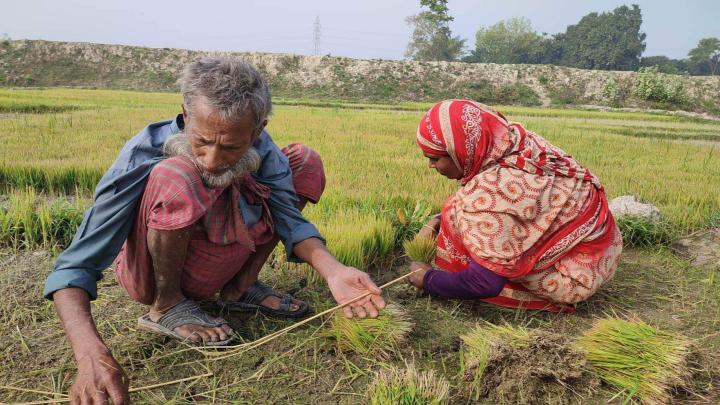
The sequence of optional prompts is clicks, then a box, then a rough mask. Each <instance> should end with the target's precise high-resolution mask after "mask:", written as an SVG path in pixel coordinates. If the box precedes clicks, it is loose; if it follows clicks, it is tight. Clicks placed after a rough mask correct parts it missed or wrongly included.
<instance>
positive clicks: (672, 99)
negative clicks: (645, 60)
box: [633, 66, 688, 104]
mask: <svg viewBox="0 0 720 405" xmlns="http://www.w3.org/2000/svg"><path fill="white" fill-rule="evenodd" d="M633 95H634V96H635V97H637V98H639V99H641V100H647V101H659V102H668V103H675V104H685V103H687V101H688V95H687V91H686V89H685V85H684V83H683V82H682V81H681V80H680V78H679V77H677V76H672V75H663V74H661V73H660V72H658V68H657V66H652V67H644V68H640V70H639V71H638V74H637V76H636V77H635V86H634V88H633Z"/></svg>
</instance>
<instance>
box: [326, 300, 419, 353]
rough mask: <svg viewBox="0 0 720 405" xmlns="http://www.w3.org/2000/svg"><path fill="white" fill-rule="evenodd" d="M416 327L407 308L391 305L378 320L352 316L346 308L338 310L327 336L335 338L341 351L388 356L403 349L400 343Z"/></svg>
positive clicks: (381, 312)
mask: <svg viewBox="0 0 720 405" xmlns="http://www.w3.org/2000/svg"><path fill="white" fill-rule="evenodd" d="M412 327H413V323H412V322H411V321H410V317H409V316H408V315H407V314H406V313H405V311H403V310H402V309H401V308H400V307H399V306H397V305H394V304H389V305H387V306H386V307H385V309H383V310H382V311H380V314H379V315H378V317H377V318H374V319H373V318H365V319H355V318H353V319H348V318H346V317H345V315H344V314H343V312H342V311H336V312H335V315H334V318H333V319H332V322H331V324H330V325H329V326H328V327H327V329H326V330H325V331H324V332H323V335H324V336H325V337H328V338H330V339H333V340H335V343H336V345H337V348H338V350H340V351H341V352H354V353H358V354H362V355H380V356H382V357H385V358H388V357H390V354H391V353H393V352H396V351H397V350H398V349H399V344H400V343H402V342H405V341H406V339H407V335H408V333H410V330H411V329H412Z"/></svg>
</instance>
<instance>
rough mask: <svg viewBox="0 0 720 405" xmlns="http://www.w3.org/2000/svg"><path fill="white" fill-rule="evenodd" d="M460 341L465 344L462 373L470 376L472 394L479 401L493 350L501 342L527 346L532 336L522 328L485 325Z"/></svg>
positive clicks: (479, 326) (463, 336)
mask: <svg viewBox="0 0 720 405" xmlns="http://www.w3.org/2000/svg"><path fill="white" fill-rule="evenodd" d="M460 339H462V341H463V344H464V345H463V350H462V351H461V352H460V356H461V364H462V371H463V372H464V373H467V374H469V376H470V391H471V394H472V395H474V396H475V399H478V398H480V395H481V389H482V378H483V374H484V373H485V368H486V367H487V363H488V357H489V355H490V353H491V352H492V350H493V348H494V347H495V346H496V345H497V344H499V343H501V342H502V343H505V344H508V343H509V344H511V345H513V346H517V347H523V346H527V344H528V342H529V340H530V335H529V333H528V330H527V329H525V328H522V327H517V326H512V325H508V324H506V325H502V326H500V325H494V324H491V323H485V324H483V325H478V326H476V327H475V328H474V329H472V330H471V331H470V332H469V333H467V334H465V335H462V336H460Z"/></svg>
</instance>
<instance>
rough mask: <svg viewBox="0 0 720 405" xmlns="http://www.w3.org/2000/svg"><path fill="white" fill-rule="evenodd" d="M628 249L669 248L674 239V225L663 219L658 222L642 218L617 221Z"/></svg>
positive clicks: (633, 217)
mask: <svg viewBox="0 0 720 405" xmlns="http://www.w3.org/2000/svg"><path fill="white" fill-rule="evenodd" d="M617 224H618V228H620V233H621V234H622V237H623V244H624V245H625V246H627V247H640V246H667V245H669V244H670V243H671V242H672V241H673V239H674V237H675V231H674V229H673V226H672V224H671V223H670V222H669V221H668V220H666V219H664V218H661V219H659V220H657V221H654V220H651V219H649V218H645V217H640V216H624V217H622V218H619V219H618V221H617Z"/></svg>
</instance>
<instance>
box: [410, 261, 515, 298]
mask: <svg viewBox="0 0 720 405" xmlns="http://www.w3.org/2000/svg"><path fill="white" fill-rule="evenodd" d="M416 266H417V265H416ZM428 267H429V266H428ZM411 269H412V266H411ZM414 281H416V282H415V283H413V285H415V286H416V287H418V288H422V289H423V290H425V291H426V292H428V293H429V294H430V295H433V296H437V297H443V298H459V299H478V298H489V297H496V296H497V295H498V294H500V291H502V289H503V286H504V285H505V277H501V276H498V275H497V274H495V273H493V272H492V271H490V270H488V269H486V268H485V267H483V266H481V265H480V264H478V263H476V262H474V261H471V262H470V265H469V266H468V268H467V269H466V270H464V271H460V272H457V273H450V272H446V271H442V270H437V269H433V268H428V269H427V271H425V272H424V274H423V275H422V279H421V280H418V279H417V278H416V279H415V280H414ZM418 284H420V285H418Z"/></svg>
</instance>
